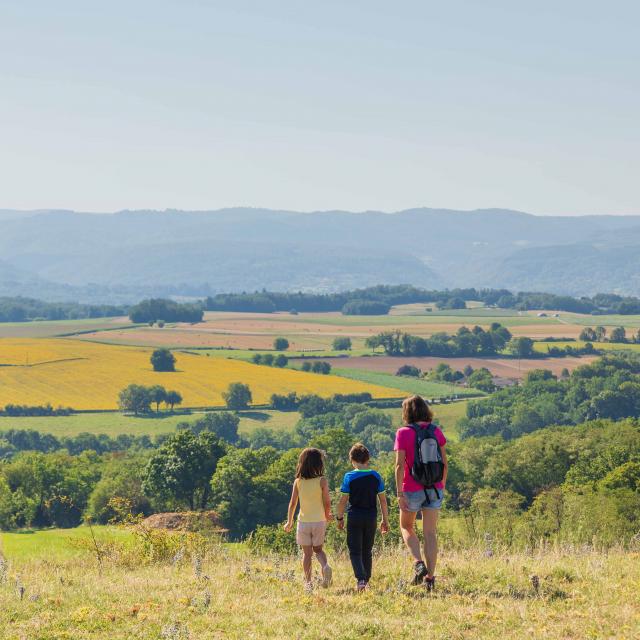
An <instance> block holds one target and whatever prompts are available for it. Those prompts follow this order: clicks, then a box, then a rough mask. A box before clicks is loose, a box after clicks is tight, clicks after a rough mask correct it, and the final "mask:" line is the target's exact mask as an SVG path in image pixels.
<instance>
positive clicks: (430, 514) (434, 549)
mask: <svg viewBox="0 0 640 640" xmlns="http://www.w3.org/2000/svg"><path fill="white" fill-rule="evenodd" d="M439 515H440V509H423V510H422V532H423V533H424V557H425V559H426V561H427V571H428V577H429V578H431V577H433V574H434V573H435V571H436V562H437V561H438V535H437V529H438V516H439Z"/></svg>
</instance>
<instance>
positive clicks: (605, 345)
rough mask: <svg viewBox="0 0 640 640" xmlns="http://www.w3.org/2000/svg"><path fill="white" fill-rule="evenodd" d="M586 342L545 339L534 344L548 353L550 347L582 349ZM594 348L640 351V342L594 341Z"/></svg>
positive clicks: (597, 349) (598, 349)
mask: <svg viewBox="0 0 640 640" xmlns="http://www.w3.org/2000/svg"><path fill="white" fill-rule="evenodd" d="M585 344H586V342H583V341H582V340H575V341H566V342H565V341H563V342H545V341H544V340H542V341H539V342H536V343H535V344H534V345H533V348H534V349H535V350H536V351H537V352H539V353H547V351H548V349H549V348H551V347H558V348H560V349H564V348H566V347H574V348H576V349H580V348H582V347H584V345H585ZM591 344H593V347H594V349H596V351H639V352H640V344H631V343H630V344H626V343H618V342H592V343H591Z"/></svg>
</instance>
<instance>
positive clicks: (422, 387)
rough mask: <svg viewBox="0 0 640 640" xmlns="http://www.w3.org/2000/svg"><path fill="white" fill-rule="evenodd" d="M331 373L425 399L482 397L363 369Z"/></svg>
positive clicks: (479, 393) (475, 392)
mask: <svg viewBox="0 0 640 640" xmlns="http://www.w3.org/2000/svg"><path fill="white" fill-rule="evenodd" d="M331 373H332V374H334V375H337V376H342V377H343V378H350V379H351V380H360V381H361V382H368V383H370V384H378V385H380V386H382V387H389V388H390V389H398V390H399V391H404V392H406V393H419V394H420V395H422V396H424V397H425V398H442V397H449V396H482V395H484V394H483V393H482V391H479V390H478V389H465V388H464V387H458V386H456V385H450V384H442V383H440V382H430V381H429V380H423V379H421V378H409V377H405V376H394V375H392V374H390V373H378V372H376V371H366V370H364V369H339V368H337V369H336V368H333V369H331Z"/></svg>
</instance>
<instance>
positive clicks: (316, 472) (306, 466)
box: [296, 447, 324, 480]
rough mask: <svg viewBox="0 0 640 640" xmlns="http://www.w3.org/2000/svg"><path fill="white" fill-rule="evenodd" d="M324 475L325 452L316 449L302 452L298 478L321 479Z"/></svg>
mask: <svg viewBox="0 0 640 640" xmlns="http://www.w3.org/2000/svg"><path fill="white" fill-rule="evenodd" d="M323 475H324V452H323V451H320V449H316V448H315V447H307V448H306V449H303V450H302V453H300V457H299V458H298V466H297V467H296V478H304V479H305V480H309V479H311V478H319V477H321V476H323Z"/></svg>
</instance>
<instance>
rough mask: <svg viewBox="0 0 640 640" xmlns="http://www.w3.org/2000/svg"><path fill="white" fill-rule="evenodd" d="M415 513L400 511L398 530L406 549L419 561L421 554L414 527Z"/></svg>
mask: <svg viewBox="0 0 640 640" xmlns="http://www.w3.org/2000/svg"><path fill="white" fill-rule="evenodd" d="M416 515H417V514H416V513H414V512H413V511H400V531H401V532H402V539H403V540H404V543H405V544H406V545H407V549H409V551H410V552H411V555H412V556H413V559H414V560H415V561H416V562H419V561H421V560H422V554H421V551H420V540H419V539H418V536H417V535H416V531H415V528H414V527H415V523H416Z"/></svg>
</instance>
